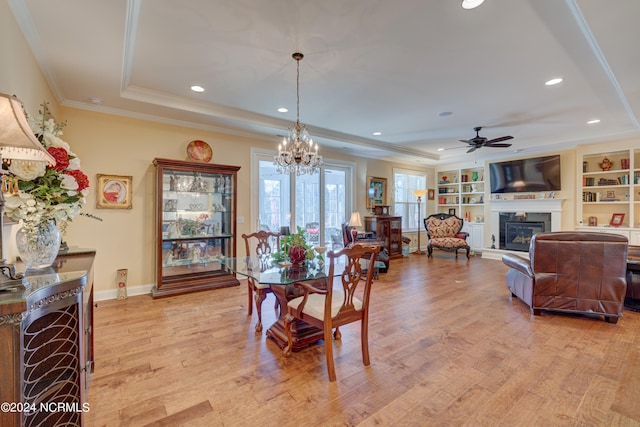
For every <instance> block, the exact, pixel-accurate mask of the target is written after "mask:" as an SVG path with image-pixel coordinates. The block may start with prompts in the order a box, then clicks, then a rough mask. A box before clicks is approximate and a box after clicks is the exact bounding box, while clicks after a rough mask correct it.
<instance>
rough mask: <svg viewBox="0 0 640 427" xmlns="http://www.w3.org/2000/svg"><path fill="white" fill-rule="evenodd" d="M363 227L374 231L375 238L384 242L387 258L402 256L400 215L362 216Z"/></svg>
mask: <svg viewBox="0 0 640 427" xmlns="http://www.w3.org/2000/svg"><path fill="white" fill-rule="evenodd" d="M364 228H365V230H366V231H368V232H374V233H375V234H376V239H378V240H380V241H382V242H384V247H385V248H386V249H387V251H388V252H389V258H391V259H396V258H402V217H401V216H390V215H376V216H366V217H364Z"/></svg>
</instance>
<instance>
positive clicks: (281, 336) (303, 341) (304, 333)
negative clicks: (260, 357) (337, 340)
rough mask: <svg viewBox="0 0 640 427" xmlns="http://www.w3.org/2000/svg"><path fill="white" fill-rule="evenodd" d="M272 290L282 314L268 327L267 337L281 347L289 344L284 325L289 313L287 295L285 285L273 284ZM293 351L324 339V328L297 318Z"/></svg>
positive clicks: (293, 331)
mask: <svg viewBox="0 0 640 427" xmlns="http://www.w3.org/2000/svg"><path fill="white" fill-rule="evenodd" d="M271 290H272V291H273V294H274V295H275V297H276V298H277V299H278V303H279V305H280V316H279V317H278V320H277V321H276V322H275V323H274V324H273V325H271V327H269V329H267V337H269V338H271V339H272V340H273V341H274V342H275V343H276V344H277V345H278V347H280V348H281V349H284V348H285V347H286V346H287V344H288V338H287V331H286V329H285V327H284V316H285V315H286V314H287V301H288V300H287V296H286V287H285V286H272V287H271ZM291 326H292V334H291V335H292V336H293V351H300V350H302V349H304V348H306V347H308V346H309V345H311V344H313V343H315V342H317V341H319V340H322V339H324V333H323V331H322V329H318V328H316V327H315V326H311V325H309V324H308V323H306V322H303V321H302V320H298V319H296V320H295V321H294V322H293V323H292V324H291Z"/></svg>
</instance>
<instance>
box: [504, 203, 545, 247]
mask: <svg viewBox="0 0 640 427" xmlns="http://www.w3.org/2000/svg"><path fill="white" fill-rule="evenodd" d="M550 230H551V214H550V213H545V212H500V233H499V236H500V240H499V241H500V249H505V250H510V251H522V252H529V242H531V238H532V237H533V235H535V234H538V233H543V232H545V231H550Z"/></svg>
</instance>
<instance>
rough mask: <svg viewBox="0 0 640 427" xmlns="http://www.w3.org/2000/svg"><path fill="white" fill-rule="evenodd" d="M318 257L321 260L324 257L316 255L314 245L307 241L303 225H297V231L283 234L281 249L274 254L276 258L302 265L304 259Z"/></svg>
mask: <svg viewBox="0 0 640 427" xmlns="http://www.w3.org/2000/svg"><path fill="white" fill-rule="evenodd" d="M316 257H317V258H318V259H319V260H321V259H322V255H317V256H316V254H315V252H314V250H313V246H311V245H310V244H309V243H307V239H306V238H305V230H304V229H303V228H302V227H297V231H296V232H295V233H292V234H289V235H286V236H281V238H280V247H279V250H278V251H277V252H275V253H274V254H273V258H274V259H275V260H277V261H284V262H286V261H289V262H290V263H291V264H294V265H300V264H302V263H303V262H304V261H306V260H312V259H314V258H316Z"/></svg>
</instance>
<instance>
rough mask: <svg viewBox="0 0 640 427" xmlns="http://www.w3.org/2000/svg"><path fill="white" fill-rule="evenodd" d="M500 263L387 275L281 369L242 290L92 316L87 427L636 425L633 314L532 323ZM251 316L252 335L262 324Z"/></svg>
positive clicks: (637, 330)
mask: <svg viewBox="0 0 640 427" xmlns="http://www.w3.org/2000/svg"><path fill="white" fill-rule="evenodd" d="M506 270H507V269H506V267H505V266H504V265H503V264H502V262H501V261H495V260H487V259H481V258H471V260H470V261H467V260H466V258H465V257H464V256H460V257H459V258H458V260H456V259H455V258H454V257H453V255H452V254H449V253H444V252H440V251H435V252H434V259H432V260H429V259H427V257H426V255H424V256H418V255H411V256H410V257H407V258H403V259H400V260H393V261H391V268H390V271H389V273H387V274H381V275H380V279H379V280H378V281H376V282H375V284H374V288H373V291H372V302H371V318H370V322H369V337H370V353H371V366H369V367H365V366H363V365H362V359H361V352H360V345H359V344H360V332H359V328H358V326H357V324H352V325H347V326H346V327H344V328H341V330H342V334H343V338H342V342H338V343H336V344H334V345H335V353H334V355H335V359H336V375H337V382H335V383H330V382H329V380H328V378H327V372H326V364H325V359H324V351H323V344H322V343H319V344H317V345H315V346H313V347H310V348H308V349H307V350H304V351H302V352H299V353H294V354H293V356H292V357H291V358H289V359H285V358H284V357H283V356H282V354H281V351H280V349H279V348H278V347H277V346H276V345H275V344H274V343H273V342H271V340H268V339H267V338H265V335H264V332H263V333H262V334H260V335H257V334H255V332H254V325H255V322H256V316H255V311H254V315H253V316H252V317H249V316H247V308H246V299H247V298H246V282H244V281H242V282H241V286H240V287H233V288H224V289H218V290H214V291H207V292H201V293H195V294H190V295H184V296H177V297H171V298H166V299H160V300H153V299H152V298H151V297H150V296H137V297H131V298H129V299H127V300H124V301H116V300H112V301H103V302H100V303H99V304H98V308H96V309H95V345H96V349H95V351H96V361H95V373H94V374H93V376H92V380H91V381H92V382H91V388H90V393H89V403H90V406H91V410H90V412H89V413H88V422H89V425H90V426H120V425H121V426H144V425H154V426H178V425H185V426H276V425H277V426H301V425H323V426H324V425H336V426H339V425H359V426H374V425H376V426H379V425H383V426H387V425H393V426H463V425H466V426H543V425H544V426H640V313H636V312H632V311H627V310H625V312H624V317H623V318H622V319H620V320H619V322H618V323H617V324H616V325H612V324H609V323H606V322H604V321H603V320H602V319H601V318H590V317H585V316H572V315H560V314H543V315H542V316H536V317H533V316H531V315H530V314H529V310H528V308H527V307H526V306H525V305H524V304H523V303H522V302H521V301H519V300H517V299H515V298H514V299H513V300H510V298H509V292H508V291H507V289H506V286H505V283H504V274H505V273H506ZM273 302H274V299H273V296H272V295H270V296H269V297H268V298H267V300H266V301H265V304H264V306H263V313H264V314H263V322H264V324H265V329H266V327H268V326H269V325H270V324H271V323H273V321H274V319H275V313H274V309H273Z"/></svg>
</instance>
